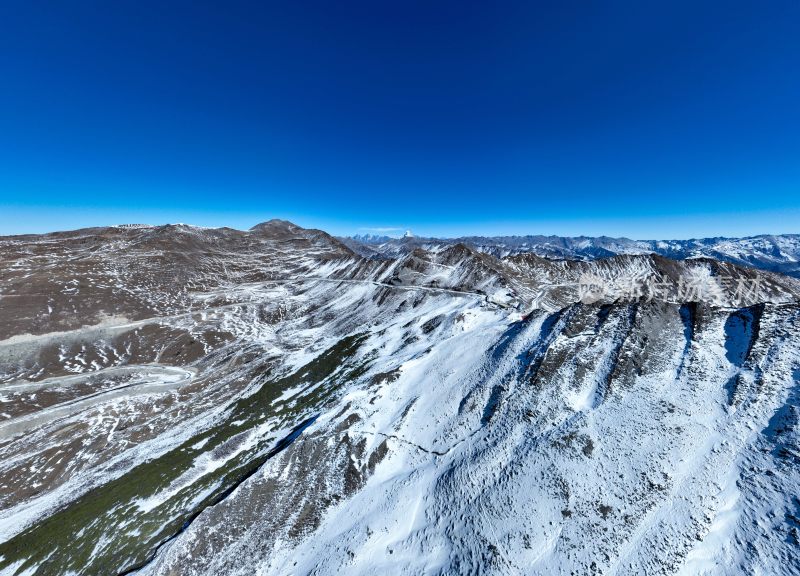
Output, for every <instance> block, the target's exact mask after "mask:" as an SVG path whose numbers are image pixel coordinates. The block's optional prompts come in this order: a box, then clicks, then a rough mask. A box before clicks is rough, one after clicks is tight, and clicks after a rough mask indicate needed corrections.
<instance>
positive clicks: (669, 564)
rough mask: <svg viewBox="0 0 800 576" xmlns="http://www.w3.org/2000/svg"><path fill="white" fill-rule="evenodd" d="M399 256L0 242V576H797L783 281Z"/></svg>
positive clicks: (411, 252)
mask: <svg viewBox="0 0 800 576" xmlns="http://www.w3.org/2000/svg"><path fill="white" fill-rule="evenodd" d="M403 241H404V242H406V243H409V244H412V243H413V248H411V249H408V250H403V251H400V252H398V253H397V255H396V257H386V255H385V253H384V254H383V256H382V257H380V258H375V257H363V256H361V255H359V254H357V253H356V252H354V250H353V249H351V247H348V245H346V244H345V243H343V242H340V241H339V240H337V239H334V238H332V237H331V236H329V235H328V234H326V233H324V232H322V231H316V230H306V229H303V228H300V227H298V226H296V225H294V224H291V223H289V222H285V221H270V222H266V223H264V224H260V225H258V226H255V227H254V228H253V229H251V230H250V231H247V232H241V231H237V230H231V229H200V228H195V227H190V226H182V225H181V226H163V227H148V226H137V227H117V228H98V229H89V230H80V231H76V232H66V233H59V234H51V235H45V236H24V237H9V238H2V239H0V262H1V263H2V265H1V266H0V455H1V456H2V457H0V486H2V490H0V542H1V543H0V574H66V573H76V574H118V573H131V572H132V571H138V572H137V573H141V574H164V575H170V574H198V575H199V574H209V575H211V574H214V575H216V574H253V573H261V574H308V573H319V574H326V573H348V574H349V573H353V574H374V573H395V574H420V573H442V574H454V573H455V574H474V573H487V574H588V573H597V574H641V573H647V574H699V573H709V574H730V573H742V574H751V573H769V574H792V573H795V572H796V570H797V569H798V566H800V552H799V551H800V542H799V539H800V533H799V532H798V530H800V520H798V519H799V518H800V502H798V500H797V498H796V494H797V493H798V487H799V486H800V466H798V464H800V460H798V459H799V458H800V437H799V436H798V434H800V432H798V422H799V421H800V412H798V394H800V392H799V391H800V322H798V314H800V306H799V305H798V298H797V296H798V294H799V293H800V290H798V281H797V280H795V279H793V278H790V277H787V276H783V275H780V274H774V273H771V272H766V271H759V270H755V269H752V268H742V267H739V266H737V265H736V264H732V263H729V262H719V261H717V260H714V259H703V258H692V259H688V260H672V259H668V258H665V257H662V256H658V255H653V254H642V255H638V254H624V255H614V256H612V257H609V258H604V259H596V260H595V259H592V260H588V261H579V260H552V259H549V258H544V257H542V256H541V255H536V254H533V253H520V252H517V251H514V252H513V253H510V254H507V255H502V257H498V256H497V255H495V254H493V253H491V251H488V250H483V249H481V248H480V247H476V246H475V245H474V244H470V243H468V242H465V243H449V244H447V245H442V246H437V247H430V246H428V247H427V248H426V246H425V244H424V241H423V240H420V239H417V238H407V239H405V240H403ZM376 254H377V252H376ZM373 256H374V254H373Z"/></svg>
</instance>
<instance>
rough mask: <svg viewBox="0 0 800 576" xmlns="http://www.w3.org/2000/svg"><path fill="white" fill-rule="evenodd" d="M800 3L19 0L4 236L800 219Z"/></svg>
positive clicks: (6, 66) (1, 159)
mask: <svg viewBox="0 0 800 576" xmlns="http://www.w3.org/2000/svg"><path fill="white" fill-rule="evenodd" d="M799 30H800V2H798V1H797V0H769V1H766V2H765V1H763V0H758V1H752V2H738V1H736V0H733V1H725V2H703V1H701V0H694V1H691V2H684V1H680V0H670V1H669V2H657V3H656V2H644V1H642V0H635V1H634V0H632V1H627V2H615V1H603V2H532V1H525V2H468V1H464V0H460V1H457V2H431V1H430V0H426V1H413V0H402V1H395V0H386V1H376V0H370V1H365V2H347V1H341V2H331V1H323V2H304V1H300V0H298V1H289V2H275V3H273V2H267V1H264V2H237V1H227V2H214V3H211V2H208V3H204V2H200V1H197V0H192V1H188V2H164V1H159V2H150V1H142V0H137V1H127V0H116V1H113V2H108V1H102V2H101V1H92V0H81V1H78V2H76V1H63V2H47V1H41V2H33V1H26V0H7V1H5V2H2V4H1V5H0V31H1V32H2V33H0V234H11V233H21V232H32V231H47V230H57V229H70V228H76V227H81V226H87V225H99V224H112V223H120V222H147V223H164V222H188V223H194V224H201V225H207V226H218V225H229V226H234V227H239V228H248V227H250V226H252V225H253V224H255V223H257V222H260V221H263V220H266V219H269V218H272V217H282V218H289V219H292V220H294V221H296V222H297V223H299V224H301V225H306V226H316V227H323V228H325V229H327V230H329V231H331V232H333V233H337V234H349V233H362V232H367V231H370V230H371V229H384V228H400V229H406V228H410V229H411V230H413V231H414V232H415V233H418V234H430V235H460V234H469V233H474V234H507V233H517V234H526V233H534V234H535V233H555V234H564V235H578V234H588V235H599V234H608V235H615V236H616V235H626V236H630V237H636V238H686V237H692V236H716V235H730V236H734V235H747V234H756V233H797V232H800V32H798V31H799Z"/></svg>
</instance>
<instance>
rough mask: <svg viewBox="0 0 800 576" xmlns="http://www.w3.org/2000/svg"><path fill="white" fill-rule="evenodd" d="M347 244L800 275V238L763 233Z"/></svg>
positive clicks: (375, 251)
mask: <svg viewBox="0 0 800 576" xmlns="http://www.w3.org/2000/svg"><path fill="white" fill-rule="evenodd" d="M348 240H351V241H352V242H351V243H349V244H348V245H349V246H350V247H351V248H352V249H353V250H355V251H356V252H359V253H360V254H362V255H363V256H367V257H370V256H372V257H375V256H379V255H385V256H388V257H396V256H397V255H398V254H403V253H405V252H408V251H409V250H412V249H414V248H417V247H421V248H425V249H427V250H437V249H441V247H442V246H447V245H451V244H456V243H462V244H467V245H468V246H472V247H474V248H475V249H476V250H479V251H481V252H487V253H489V254H492V255H494V256H496V257H498V258H502V257H505V256H509V255H513V254H526V253H530V254H536V255H537V256H542V257H545V258H551V259H570V260H576V259H578V260H591V259H597V258H607V257H609V256H613V255H618V254H658V255H660V256H666V257H668V258H673V259H676V260H683V259H686V258H700V257H707V258H714V259H717V260H723V261H725V262H733V263H734V264H739V265H741V266H751V267H754V268H760V269H763V270H769V271H772V272H780V273H783V274H789V275H791V276H795V277H800V235H797V234H784V235H777V236H773V235H762V236H753V237H749V238H703V239H695V240H668V241H662V240H629V239H627V238H609V237H606V236H601V237H597V238H590V237H584V236H581V237H576V238H568V237H561V236H497V237H483V236H470V237H464V238H455V239H446V238H445V239H442V238H399V239H394V238H389V237H373V238H370V239H368V240H366V241H365V240H364V239H363V238H361V237H358V236H356V237H353V238H351V239H348Z"/></svg>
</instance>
